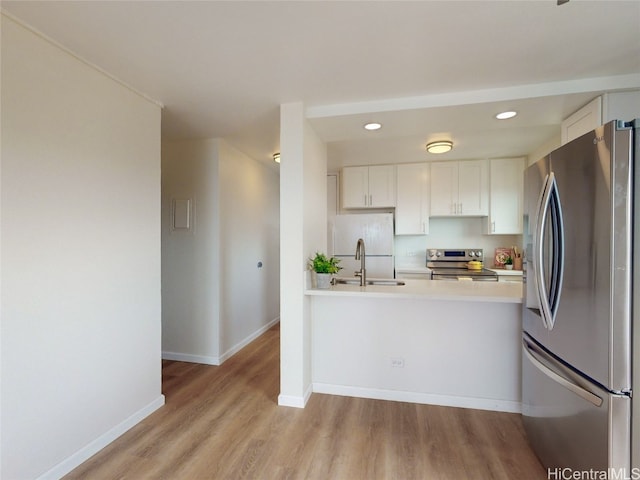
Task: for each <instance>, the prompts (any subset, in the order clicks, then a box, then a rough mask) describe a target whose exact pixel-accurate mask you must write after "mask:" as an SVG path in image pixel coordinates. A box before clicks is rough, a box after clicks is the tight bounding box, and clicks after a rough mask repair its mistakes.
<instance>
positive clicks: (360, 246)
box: [355, 238, 367, 287]
mask: <svg viewBox="0 0 640 480" xmlns="http://www.w3.org/2000/svg"><path fill="white" fill-rule="evenodd" d="M366 256H367V255H366V254H365V252H364V240H363V239H361V238H359V239H358V243H357V244H356V260H360V270H359V271H357V272H355V276H356V277H360V286H361V287H364V286H365V285H366V284H367V270H366V268H365V258H366Z"/></svg>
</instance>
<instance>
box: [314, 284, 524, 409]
mask: <svg viewBox="0 0 640 480" xmlns="http://www.w3.org/2000/svg"><path fill="white" fill-rule="evenodd" d="M404 282H405V285H400V286H388V285H368V286H366V287H360V286H358V285H335V286H333V287H331V289H327V290H319V289H307V290H306V292H305V293H306V294H307V295H309V296H310V297H311V302H310V303H311V339H312V340H311V342H312V382H313V391H314V392H318V393H330V394H337V395H347V396H354V397H364V398H378V399H385V400H396V401H406V402H415V403H428V404H436V405H447V406H456V407H466V408H479V409H486V410H498V411H507V412H519V411H520V398H521V397H520V365H521V359H520V337H521V313H520V309H521V303H522V284H520V283H503V282H469V281H458V282H446V281H441V282H436V281H424V280H405V281H404Z"/></svg>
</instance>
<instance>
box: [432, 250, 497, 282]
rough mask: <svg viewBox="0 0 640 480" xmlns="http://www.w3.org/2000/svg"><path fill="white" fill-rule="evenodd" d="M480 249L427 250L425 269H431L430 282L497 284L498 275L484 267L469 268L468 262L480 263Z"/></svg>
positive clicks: (481, 256) (481, 255)
mask: <svg viewBox="0 0 640 480" xmlns="http://www.w3.org/2000/svg"><path fill="white" fill-rule="evenodd" d="M483 259H484V253H483V251H482V249H481V248H469V249H457V250H449V249H428V250H427V268H429V269H431V280H461V279H471V280H473V281H483V282H497V281H498V274H497V273H496V272H493V271H491V270H489V269H486V268H484V267H480V266H478V267H479V268H478V269H471V268H469V262H472V261H474V260H475V261H477V262H482V261H483Z"/></svg>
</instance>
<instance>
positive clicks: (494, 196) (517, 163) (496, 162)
mask: <svg viewBox="0 0 640 480" xmlns="http://www.w3.org/2000/svg"><path fill="white" fill-rule="evenodd" d="M524 164H525V159H524V158H522V157H520V158H500V159H492V160H490V161H489V170H490V172H489V178H490V181H489V184H490V187H489V191H490V193H489V195H490V200H489V203H490V207H489V232H488V233H489V234H514V235H520V234H522V204H523V189H524Z"/></svg>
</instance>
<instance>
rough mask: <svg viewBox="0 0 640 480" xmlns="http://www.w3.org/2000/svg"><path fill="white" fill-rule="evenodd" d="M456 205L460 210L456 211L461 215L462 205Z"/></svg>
mask: <svg viewBox="0 0 640 480" xmlns="http://www.w3.org/2000/svg"><path fill="white" fill-rule="evenodd" d="M458 205H459V206H460V209H459V210H458V213H459V214H460V215H462V203H459V204H458Z"/></svg>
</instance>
